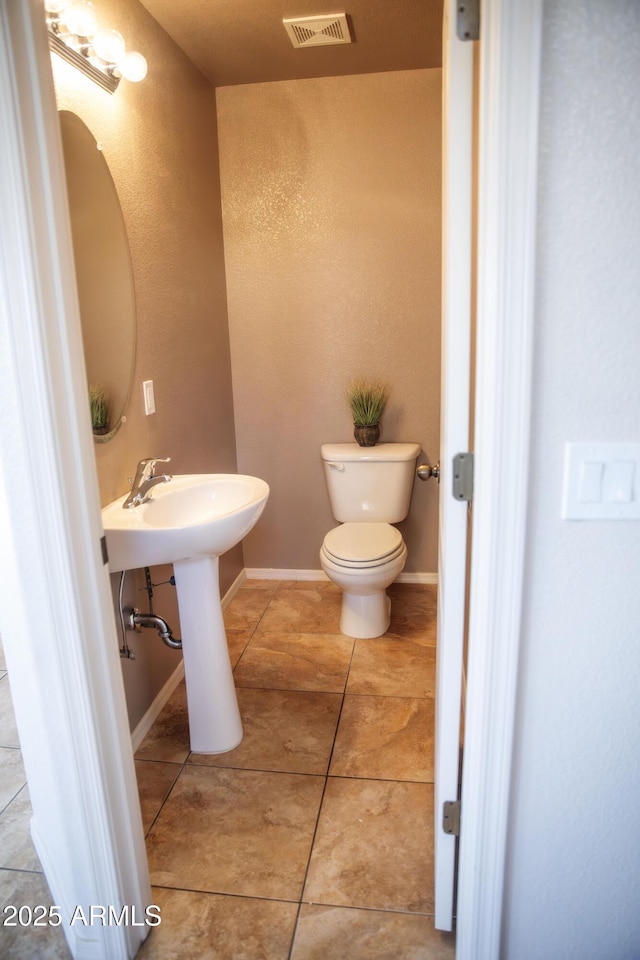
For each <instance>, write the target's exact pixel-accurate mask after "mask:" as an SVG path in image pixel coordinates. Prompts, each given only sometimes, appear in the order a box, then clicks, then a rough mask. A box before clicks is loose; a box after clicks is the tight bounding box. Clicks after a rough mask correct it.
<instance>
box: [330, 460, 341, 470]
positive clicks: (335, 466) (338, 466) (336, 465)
mask: <svg viewBox="0 0 640 960" xmlns="http://www.w3.org/2000/svg"><path fill="white" fill-rule="evenodd" d="M327 464H328V465H329V466H330V467H331V469H332V470H344V463H336V462H335V460H327Z"/></svg>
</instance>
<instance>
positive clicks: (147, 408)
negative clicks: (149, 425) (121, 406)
mask: <svg viewBox="0 0 640 960" xmlns="http://www.w3.org/2000/svg"><path fill="white" fill-rule="evenodd" d="M142 392H143V394H144V412H145V413H146V415H147V416H149V414H151V413H155V412H156V400H155V397H154V395H153V380H143V381H142Z"/></svg>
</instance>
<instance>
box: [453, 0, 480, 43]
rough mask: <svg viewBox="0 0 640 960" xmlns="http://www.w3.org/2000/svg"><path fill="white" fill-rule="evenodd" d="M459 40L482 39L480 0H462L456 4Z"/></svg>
mask: <svg viewBox="0 0 640 960" xmlns="http://www.w3.org/2000/svg"><path fill="white" fill-rule="evenodd" d="M456 36H457V38H458V40H479V39H480V0H460V2H459V3H457V4H456Z"/></svg>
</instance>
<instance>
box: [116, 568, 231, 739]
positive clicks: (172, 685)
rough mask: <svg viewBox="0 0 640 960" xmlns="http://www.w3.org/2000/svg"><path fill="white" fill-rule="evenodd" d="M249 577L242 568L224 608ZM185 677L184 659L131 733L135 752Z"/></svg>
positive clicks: (228, 592) (227, 593) (223, 602)
mask: <svg viewBox="0 0 640 960" xmlns="http://www.w3.org/2000/svg"><path fill="white" fill-rule="evenodd" d="M246 579H247V573H246V571H245V570H241V571H240V573H239V574H238V576H237V577H236V579H235V580H234V581H233V583H232V584H231V586H230V587H229V589H228V590H227V592H226V593H225V595H224V597H222V601H221V602H222V609H223V610H226V609H227V607H228V606H229V604H230V603H231V601H232V600H233V598H234V597H235V595H236V593H237V592H238V590H239V589H240V587H241V586H242V584H243V583H244V582H245V580H246ZM183 678H184V661H183V660H181V661H180V663H179V664H178V666H177V667H176V669H175V670H174V671H173V673H172V674H171V676H170V677H169V679H168V680H167V682H166V683H165V685H164V686H163V687H162V689H161V690H159V691H158V693H157V694H156V696H155V698H154V700H153V701H152V703H151V706H150V707H149V709H148V710H147V711H146V713H145V714H144V716H143V717H142V718H141V720H140V721H139V723H138V725H137V726H136V727H135V729H134V730H133V731H132V733H131V746H132V748H133V752H134V753H135V752H136V750H137V749H138V747H139V746H140V744H141V743H142V741H143V740H144V738H145V737H146V735H147V734H148V733H149V730H151V727H152V726H153V724H154V723H155V722H156V720H157V719H158V716H159V714H160V713H161V711H162V708H163V707H164V705H165V704H166V702H167V700H168V699H169V697H170V696H171V694H172V693H173V691H174V690H175V689H176V687H177V686H178V684H179V683H181V682H182V680H183Z"/></svg>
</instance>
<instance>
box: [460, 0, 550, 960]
mask: <svg viewBox="0 0 640 960" xmlns="http://www.w3.org/2000/svg"><path fill="white" fill-rule="evenodd" d="M541 24H542V0H491V2H485V3H483V4H482V15H481V40H480V45H481V53H480V62H481V81H480V120H479V182H478V194H479V211H478V335H477V344H478V347H477V375H476V425H475V465H476V470H475V491H474V509H473V537H472V543H473V547H472V570H471V602H470V621H469V660H468V677H467V679H468V685H467V703H466V711H465V713H466V717H465V719H466V724H465V726H466V733H465V746H464V763H463V780H462V823H461V833H460V867H459V876H458V926H457V940H456V957H457V958H458V960H497V958H498V957H499V956H500V937H501V921H502V909H503V888H504V869H505V857H506V843H507V824H508V815H509V799H510V797H509V788H510V778H511V763H512V743H513V730H514V715H515V695H516V684H517V667H518V653H519V646H520V621H521V603H522V585H523V578H524V558H525V550H524V548H525V535H526V513H527V510H526V508H527V486H528V470H529V435H530V405H531V371H532V359H533V358H532V353H533V323H534V300H533V291H534V279H535V238H536V174H537V156H538V100H539V89H540V44H541Z"/></svg>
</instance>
